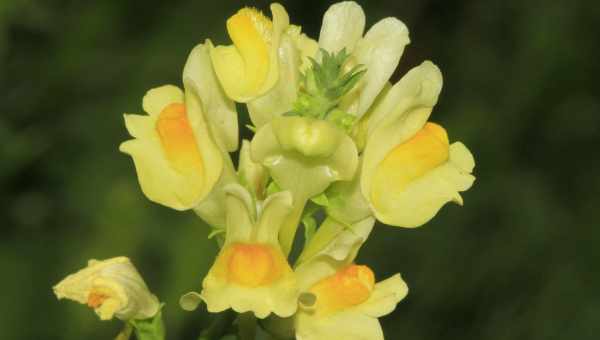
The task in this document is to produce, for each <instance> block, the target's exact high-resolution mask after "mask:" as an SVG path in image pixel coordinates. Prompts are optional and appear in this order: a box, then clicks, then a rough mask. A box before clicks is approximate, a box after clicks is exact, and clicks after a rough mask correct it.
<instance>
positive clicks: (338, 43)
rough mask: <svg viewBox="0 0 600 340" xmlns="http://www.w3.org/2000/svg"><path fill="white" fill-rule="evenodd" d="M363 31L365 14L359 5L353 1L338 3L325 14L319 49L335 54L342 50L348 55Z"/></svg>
mask: <svg viewBox="0 0 600 340" xmlns="http://www.w3.org/2000/svg"><path fill="white" fill-rule="evenodd" d="M364 30H365V13H364V11H363V10H362V7H360V5H359V4H357V3H356V2H353V1H344V2H338V3H336V4H334V5H332V6H331V7H329V9H327V12H325V15H324V16H323V23H322V24H321V32H320V34H319V47H321V48H322V49H324V50H326V51H328V52H331V53H336V52H339V51H341V50H342V49H344V48H345V49H346V52H348V53H350V52H352V50H353V49H354V46H355V45H356V43H357V42H358V40H359V39H360V38H361V37H362V35H363V32H364Z"/></svg>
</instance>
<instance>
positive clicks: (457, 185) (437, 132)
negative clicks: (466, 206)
mask: <svg viewBox="0 0 600 340" xmlns="http://www.w3.org/2000/svg"><path fill="white" fill-rule="evenodd" d="M473 164H474V163H473V161H472V156H471V154H470V152H468V150H467V149H466V148H465V147H464V146H463V145H462V144H453V145H452V146H449V145H448V136H447V134H446V131H445V130H444V129H443V128H442V127H441V126H439V125H436V124H433V123H427V124H426V125H425V127H424V128H423V129H422V130H421V131H419V132H418V133H417V134H416V135H415V136H414V137H413V138H411V139H410V140H408V141H407V142H405V143H402V144H400V145H398V146H397V147H396V148H394V149H393V150H392V151H391V152H390V153H389V154H388V155H387V156H386V157H385V158H384V160H383V161H382V162H381V163H380V164H379V166H378V167H377V169H376V170H375V172H374V175H373V179H372V191H371V193H370V199H371V204H372V208H373V209H374V211H375V215H376V216H377V218H378V219H380V220H381V221H382V222H384V223H386V224H390V225H395V226H401V227H409V228H410V227H418V226H421V225H422V224H424V223H426V222H427V221H429V220H430V219H431V218H433V216H434V215H435V214H436V213H437V211H438V210H439V209H440V208H441V207H442V206H443V205H444V204H445V203H447V202H449V201H454V202H456V203H459V204H462V198H461V197H460V195H459V192H460V191H464V190H467V189H468V188H469V187H470V186H471V185H472V183H473V180H474V177H473V176H472V175H471V174H470V171H471V170H472V168H473V167H472V165H473Z"/></svg>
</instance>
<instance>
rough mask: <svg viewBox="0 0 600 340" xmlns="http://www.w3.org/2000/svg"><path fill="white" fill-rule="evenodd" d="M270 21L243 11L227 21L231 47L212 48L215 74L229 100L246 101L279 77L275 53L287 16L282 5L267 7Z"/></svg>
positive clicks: (250, 11) (256, 14)
mask: <svg viewBox="0 0 600 340" xmlns="http://www.w3.org/2000/svg"><path fill="white" fill-rule="evenodd" d="M271 12H272V15H273V20H271V19H269V18H267V17H266V16H264V15H263V14H262V13H261V12H259V11H258V10H256V9H254V8H243V9H241V10H239V11H238V12H237V13H236V14H234V15H233V16H231V17H230V18H229V19H228V20H227V32H228V33H229V37H230V38H231V40H232V42H233V45H229V46H216V47H213V46H212V44H211V43H210V41H209V42H208V45H209V46H210V56H211V59H212V62H213V65H214V68H215V72H216V74H217V76H218V78H219V80H220V82H221V85H222V86H223V89H224V90H225V92H226V93H227V95H228V96H229V98H231V99H233V100H235V101H237V102H244V103H245V102H248V101H249V100H252V99H254V98H256V97H259V96H261V95H263V94H264V93H266V92H267V91H268V90H269V89H271V88H272V87H273V85H275V83H276V82H277V79H278V78H279V58H278V50H279V45H280V41H281V37H282V34H283V32H284V31H285V30H286V29H287V27H288V26H289V17H288V14H287V12H286V11H285V9H284V8H283V6H281V5H279V4H277V3H275V4H272V5H271Z"/></svg>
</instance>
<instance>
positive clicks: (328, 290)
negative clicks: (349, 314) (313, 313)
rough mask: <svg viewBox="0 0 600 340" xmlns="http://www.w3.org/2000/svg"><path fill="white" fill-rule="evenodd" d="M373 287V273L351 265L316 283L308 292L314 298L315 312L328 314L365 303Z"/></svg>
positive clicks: (367, 269) (364, 268)
mask: <svg viewBox="0 0 600 340" xmlns="http://www.w3.org/2000/svg"><path fill="white" fill-rule="evenodd" d="M374 286H375V275H374V274H373V271H372V270H371V269H370V268H369V267H367V266H363V265H355V264H353V265H350V266H348V267H346V268H343V269H341V270H339V271H338V272H337V273H336V274H334V275H332V276H329V277H326V278H324V279H322V280H321V281H319V282H317V283H316V284H315V285H314V286H312V288H311V289H310V292H311V293H313V294H314V295H315V297H316V305H315V306H316V310H317V312H318V313H324V314H329V313H333V312H336V311H339V310H343V309H346V308H348V307H352V306H356V305H358V304H361V303H363V302H365V301H366V300H367V299H368V298H369V296H371V292H372V291H373V287H374Z"/></svg>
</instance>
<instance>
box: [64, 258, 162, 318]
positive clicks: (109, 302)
mask: <svg viewBox="0 0 600 340" xmlns="http://www.w3.org/2000/svg"><path fill="white" fill-rule="evenodd" d="M54 294H56V297H57V298H59V299H63V298H66V299H70V300H74V301H77V302H79V303H82V304H87V305H88V306H89V307H91V308H93V309H94V311H95V312H96V314H98V316H99V317H100V319H102V320H110V319H112V318H113V316H116V317H117V318H119V319H121V320H125V321H127V320H131V319H147V318H151V317H153V316H154V315H155V314H156V313H157V312H158V310H159V308H160V307H159V302H158V299H157V298H156V296H154V295H153V294H152V293H150V291H149V290H148V287H147V286H146V283H145V282H144V280H143V279H142V277H141V276H140V274H139V273H138V271H137V270H136V269H135V267H134V266H133V264H132V263H131V261H130V260H129V258H127V257H115V258H112V259H108V260H104V261H97V260H90V261H89V262H88V266H87V267H86V268H84V269H82V270H80V271H78V272H77V273H75V274H71V275H69V276H67V277H66V278H65V279H64V280H62V281H61V282H59V283H58V284H57V285H56V286H54Z"/></svg>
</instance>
